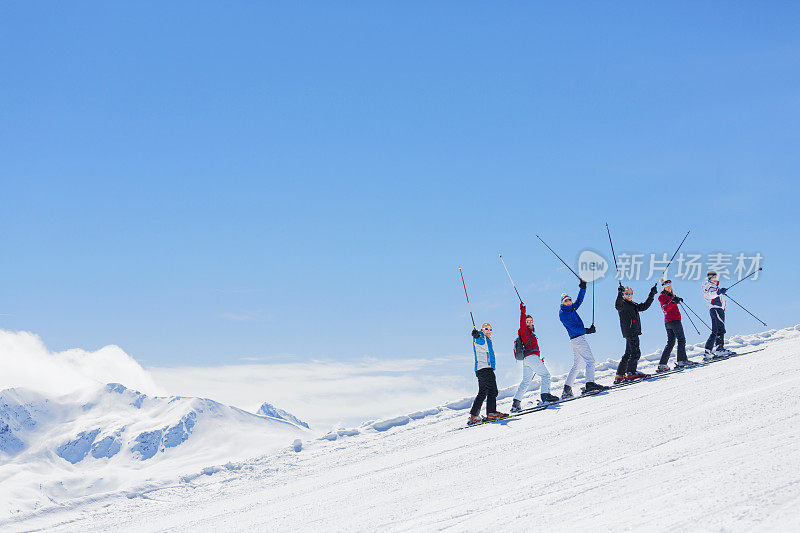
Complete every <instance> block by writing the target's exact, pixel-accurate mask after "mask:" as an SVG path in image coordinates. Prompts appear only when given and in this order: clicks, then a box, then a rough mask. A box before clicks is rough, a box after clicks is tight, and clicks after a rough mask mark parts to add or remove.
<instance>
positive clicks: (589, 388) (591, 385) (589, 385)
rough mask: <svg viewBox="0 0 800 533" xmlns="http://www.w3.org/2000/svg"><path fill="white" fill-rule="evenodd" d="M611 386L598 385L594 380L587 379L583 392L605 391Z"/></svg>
mask: <svg viewBox="0 0 800 533" xmlns="http://www.w3.org/2000/svg"><path fill="white" fill-rule="evenodd" d="M610 388H611V387H606V386H605V385H598V384H597V383H595V382H594V381H587V382H586V386H585V387H584V388H583V392H603V391H604V390H608V389H610Z"/></svg>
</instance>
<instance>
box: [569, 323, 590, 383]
mask: <svg viewBox="0 0 800 533" xmlns="http://www.w3.org/2000/svg"><path fill="white" fill-rule="evenodd" d="M569 342H570V344H572V356H573V358H574V359H573V362H572V368H571V369H570V371H569V374H567V381H566V385H569V386H570V387H572V384H573V383H574V382H575V375H576V374H577V373H578V367H579V366H580V363H581V361H583V362H584V363H585V364H586V382H587V383H588V382H590V381H594V355H592V349H591V348H589V343H588V342H586V335H581V336H580V337H575V338H574V339H570V340H569Z"/></svg>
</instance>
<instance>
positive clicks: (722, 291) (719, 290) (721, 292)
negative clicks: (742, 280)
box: [717, 289, 728, 294]
mask: <svg viewBox="0 0 800 533" xmlns="http://www.w3.org/2000/svg"><path fill="white" fill-rule="evenodd" d="M727 292H728V289H717V294H725V293H727Z"/></svg>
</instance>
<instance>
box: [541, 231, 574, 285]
mask: <svg viewBox="0 0 800 533" xmlns="http://www.w3.org/2000/svg"><path fill="white" fill-rule="evenodd" d="M536 238H537V239H539V240H540V241H542V244H544V245H545V246H547V249H548V250H550V251H551V252H553V255H554V256H556V257H557V258H558V260H559V261H561V262H562V263H564V260H563V259H561V256H560V255H558V254H557V253H556V252H555V250H553V249H552V248H550V246H548V244H547V243H546V242H544V241H543V240H542V238H541V237H539V236H538V235H537V236H536ZM564 266H565V267H567V268H569V271H570V272H572V273H573V274H575V271H574V270H572V267H570V266H569V265H568V264H566V263H564ZM575 277H576V278H578V281H583V280H582V279H581V277H580V276H579V275H578V274H575Z"/></svg>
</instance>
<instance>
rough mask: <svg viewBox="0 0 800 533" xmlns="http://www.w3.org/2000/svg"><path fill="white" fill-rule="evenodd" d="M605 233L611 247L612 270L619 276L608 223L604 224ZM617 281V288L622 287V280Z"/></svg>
mask: <svg viewBox="0 0 800 533" xmlns="http://www.w3.org/2000/svg"><path fill="white" fill-rule="evenodd" d="M606 233H608V243H609V244H610V245H611V257H613V258H614V270H615V271H616V275H617V276H619V267H618V266H617V254H615V253H614V243H613V242H612V240H611V230H610V229H608V222H606ZM615 277H616V276H615ZM617 281H619V286H620V287H622V280H620V279H618V280H617Z"/></svg>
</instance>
